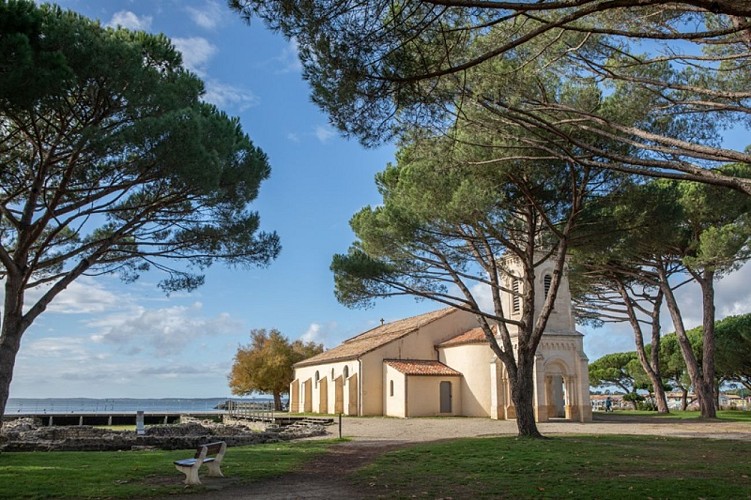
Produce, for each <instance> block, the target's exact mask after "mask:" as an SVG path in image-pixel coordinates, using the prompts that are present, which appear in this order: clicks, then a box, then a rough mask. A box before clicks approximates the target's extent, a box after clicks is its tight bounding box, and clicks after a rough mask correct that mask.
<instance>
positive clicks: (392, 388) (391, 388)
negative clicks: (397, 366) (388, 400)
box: [389, 380, 394, 396]
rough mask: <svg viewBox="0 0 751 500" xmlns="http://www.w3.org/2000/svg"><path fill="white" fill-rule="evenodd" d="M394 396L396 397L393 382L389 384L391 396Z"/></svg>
mask: <svg viewBox="0 0 751 500" xmlns="http://www.w3.org/2000/svg"><path fill="white" fill-rule="evenodd" d="M393 395H394V381H393V380H392V381H390V382H389V396H393Z"/></svg>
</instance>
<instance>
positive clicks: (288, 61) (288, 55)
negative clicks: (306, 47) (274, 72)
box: [276, 37, 302, 73]
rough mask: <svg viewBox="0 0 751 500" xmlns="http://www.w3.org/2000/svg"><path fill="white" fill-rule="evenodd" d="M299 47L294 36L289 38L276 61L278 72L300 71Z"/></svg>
mask: <svg viewBox="0 0 751 500" xmlns="http://www.w3.org/2000/svg"><path fill="white" fill-rule="evenodd" d="M299 52H300V48H299V45H298V43H297V39H296V38H295V37H292V38H290V40H289V42H288V43H287V46H286V47H285V48H284V50H282V53H281V54H280V55H279V57H277V58H276V61H277V62H278V63H279V67H280V68H281V69H280V70H279V72H280V73H292V72H300V71H302V63H301V62H300V55H299Z"/></svg>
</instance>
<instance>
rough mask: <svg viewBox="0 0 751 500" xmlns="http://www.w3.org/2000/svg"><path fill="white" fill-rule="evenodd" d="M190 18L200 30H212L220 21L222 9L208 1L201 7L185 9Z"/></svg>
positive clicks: (216, 3) (215, 3)
mask: <svg viewBox="0 0 751 500" xmlns="http://www.w3.org/2000/svg"><path fill="white" fill-rule="evenodd" d="M185 10H186V11H187V12H188V14H189V15H190V18H191V19H192V20H193V22H194V23H196V24H197V25H198V26H200V27H201V28H205V29H209V30H213V29H214V28H216V27H217V26H218V25H219V23H220V22H221V20H222V7H221V5H220V4H219V3H218V2H214V1H208V2H206V3H205V4H204V5H203V7H201V8H197V7H186V8H185Z"/></svg>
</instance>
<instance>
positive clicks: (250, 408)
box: [226, 399, 275, 424]
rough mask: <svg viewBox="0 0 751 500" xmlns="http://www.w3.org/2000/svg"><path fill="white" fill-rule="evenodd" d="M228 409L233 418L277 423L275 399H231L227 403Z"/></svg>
mask: <svg viewBox="0 0 751 500" xmlns="http://www.w3.org/2000/svg"><path fill="white" fill-rule="evenodd" d="M226 410H227V414H228V415H229V416H230V417H231V418H242V419H245V420H254V421H257V422H269V423H272V424H273V423H275V420H274V402H273V401H232V400H231V399H230V400H228V401H227V403H226Z"/></svg>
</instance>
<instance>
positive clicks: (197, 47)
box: [172, 36, 217, 76]
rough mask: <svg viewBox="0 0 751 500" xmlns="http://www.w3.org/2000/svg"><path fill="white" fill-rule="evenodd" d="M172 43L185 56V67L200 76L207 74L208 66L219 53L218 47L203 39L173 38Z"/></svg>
mask: <svg viewBox="0 0 751 500" xmlns="http://www.w3.org/2000/svg"><path fill="white" fill-rule="evenodd" d="M172 43H173V44H174V45H175V48H176V49H177V50H178V51H180V53H181V54H182V56H183V65H184V66H185V67H186V68H188V69H189V70H191V71H193V72H194V73H196V74H197V75H199V76H204V75H205V74H206V64H207V63H208V62H209V61H210V60H211V58H212V57H214V55H215V54H216V52H217V48H216V46H214V45H212V44H211V42H209V41H208V40H206V39H205V38H203V37H200V36H195V37H190V38H173V39H172Z"/></svg>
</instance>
